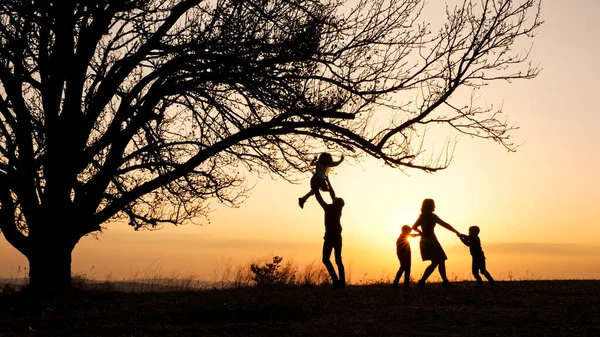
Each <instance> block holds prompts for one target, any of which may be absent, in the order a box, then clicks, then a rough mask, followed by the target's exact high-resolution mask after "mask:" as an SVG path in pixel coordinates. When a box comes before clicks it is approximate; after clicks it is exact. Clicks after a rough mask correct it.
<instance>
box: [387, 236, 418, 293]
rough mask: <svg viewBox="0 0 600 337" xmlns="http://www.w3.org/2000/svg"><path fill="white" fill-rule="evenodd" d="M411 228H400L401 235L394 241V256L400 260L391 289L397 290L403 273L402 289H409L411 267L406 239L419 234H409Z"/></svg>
mask: <svg viewBox="0 0 600 337" xmlns="http://www.w3.org/2000/svg"><path fill="white" fill-rule="evenodd" d="M411 231H412V228H411V227H410V226H409V225H404V226H402V233H400V236H399V237H398V240H396V255H397V256H398V260H400V269H398V272H397V273H396V278H394V283H392V287H394V288H397V287H398V283H399V282H400V277H402V274H403V273H404V288H408V287H410V265H411V253H410V242H408V238H410V237H413V238H414V237H416V236H419V234H410V232H411Z"/></svg>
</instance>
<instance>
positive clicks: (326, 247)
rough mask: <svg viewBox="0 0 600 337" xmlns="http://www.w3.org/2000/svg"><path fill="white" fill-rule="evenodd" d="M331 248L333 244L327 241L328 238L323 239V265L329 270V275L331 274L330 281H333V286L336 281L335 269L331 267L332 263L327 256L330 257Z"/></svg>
mask: <svg viewBox="0 0 600 337" xmlns="http://www.w3.org/2000/svg"><path fill="white" fill-rule="evenodd" d="M332 250H333V246H332V245H331V243H330V242H329V240H327V239H326V240H325V242H323V258H322V261H323V264H324V265H325V268H327V272H329V276H331V282H333V285H334V286H335V285H336V284H337V282H338V280H339V279H338V276H337V274H336V273H335V269H333V264H331V261H330V260H329V258H330V257H331V251H332Z"/></svg>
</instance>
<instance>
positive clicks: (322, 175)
mask: <svg viewBox="0 0 600 337" xmlns="http://www.w3.org/2000/svg"><path fill="white" fill-rule="evenodd" d="M342 160H344V155H342V156H341V158H340V160H338V161H333V157H332V156H331V154H330V153H327V152H323V153H321V154H320V155H319V159H317V158H316V157H315V159H313V161H312V163H311V165H315V166H316V168H315V173H314V174H313V176H312V178H311V179H310V191H309V192H308V193H306V195H304V196H303V197H301V198H298V204H299V205H300V208H304V203H306V200H308V198H310V196H311V195H313V194H315V191H316V190H317V189H320V190H321V191H325V192H327V191H329V184H328V183H327V175H328V174H329V170H331V168H332V167H334V166H338V165H339V164H340V163H341V162H342Z"/></svg>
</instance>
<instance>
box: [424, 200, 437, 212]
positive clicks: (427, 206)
mask: <svg viewBox="0 0 600 337" xmlns="http://www.w3.org/2000/svg"><path fill="white" fill-rule="evenodd" d="M434 208H435V202H434V201H433V199H425V200H423V205H421V213H432V212H433V209H434Z"/></svg>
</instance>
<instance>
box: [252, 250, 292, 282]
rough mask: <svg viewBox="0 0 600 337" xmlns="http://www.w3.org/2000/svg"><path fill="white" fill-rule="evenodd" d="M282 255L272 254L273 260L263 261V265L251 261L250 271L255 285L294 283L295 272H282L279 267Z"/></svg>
mask: <svg viewBox="0 0 600 337" xmlns="http://www.w3.org/2000/svg"><path fill="white" fill-rule="evenodd" d="M281 261H283V257H282V256H273V262H270V263H265V264H264V266H259V265H258V264H255V263H252V264H251V265H250V271H252V274H253V276H252V280H253V281H254V282H255V284H256V286H258V287H262V286H273V285H283V284H294V283H295V281H296V273H295V272H294V273H293V274H292V275H288V273H284V272H282V271H281V270H280V269H279V268H280V267H281Z"/></svg>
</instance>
